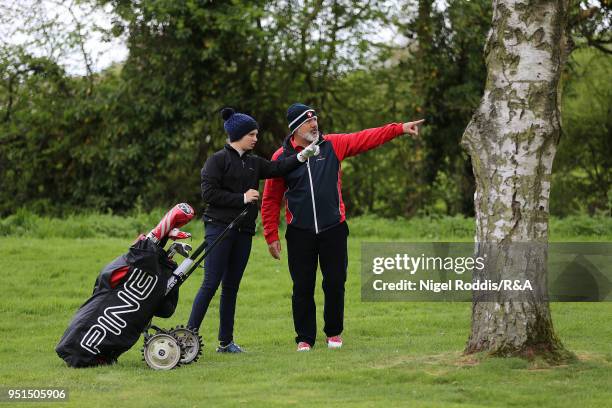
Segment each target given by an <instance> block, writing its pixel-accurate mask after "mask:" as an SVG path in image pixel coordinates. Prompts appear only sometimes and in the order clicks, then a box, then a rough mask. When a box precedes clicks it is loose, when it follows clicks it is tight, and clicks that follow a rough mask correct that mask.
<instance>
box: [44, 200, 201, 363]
mask: <svg viewBox="0 0 612 408" xmlns="http://www.w3.org/2000/svg"><path fill="white" fill-rule="evenodd" d="M193 215H194V213H193V209H192V208H191V207H190V206H189V205H186V204H179V205H177V206H176V207H174V208H173V209H172V210H171V211H170V212H168V214H166V216H165V217H164V218H163V219H162V221H161V222H160V224H159V225H158V226H157V227H156V228H155V229H154V230H152V231H151V233H149V235H148V236H147V237H144V236H141V237H140V238H139V240H138V241H137V242H136V243H134V245H132V246H131V247H130V249H129V250H128V252H127V253H126V254H124V255H121V256H119V257H118V258H116V259H115V260H114V261H112V262H111V263H110V264H108V265H107V266H105V267H104V268H103V269H102V271H101V272H100V274H99V275H98V278H97V279H96V282H95V284H94V290H93V294H92V296H91V297H90V298H89V299H88V300H87V301H86V302H85V303H84V304H83V305H82V306H81V307H80V308H79V310H78V311H77V312H76V314H75V316H74V317H73V318H72V321H71V322H70V324H69V326H68V328H67V329H66V331H65V332H64V335H63V336H62V338H61V340H60V342H59V344H58V345H57V347H56V349H55V351H56V352H57V354H58V355H59V356H60V357H61V358H62V359H63V360H64V361H65V362H66V363H67V364H68V365H69V366H71V367H89V366H95V365H103V364H112V363H114V362H115V361H117V358H118V357H119V356H120V355H121V354H122V353H124V352H126V351H127V350H129V349H130V348H131V347H132V346H133V345H134V344H135V343H136V342H137V341H138V339H139V337H140V335H141V334H142V332H143V330H144V329H145V328H146V327H147V326H148V324H149V322H150V321H151V319H152V318H153V316H159V317H165V318H167V317H170V316H172V314H173V313H174V310H175V308H176V305H177V302H178V288H179V285H175V286H173V287H172V288H171V290H168V283H169V280H170V278H171V277H172V276H173V274H172V272H173V271H174V270H176V268H177V264H176V262H174V261H173V260H171V259H169V257H168V253H167V252H166V251H165V250H164V249H163V244H165V241H166V240H167V238H168V237H172V236H173V234H174V236H175V237H177V236H178V237H179V238H183V237H185V236H189V234H185V233H183V232H181V231H179V230H177V229H176V228H178V227H180V226H182V225H185V224H186V223H187V222H189V220H191V218H193ZM160 226H161V227H160ZM175 227H176V228H175Z"/></svg>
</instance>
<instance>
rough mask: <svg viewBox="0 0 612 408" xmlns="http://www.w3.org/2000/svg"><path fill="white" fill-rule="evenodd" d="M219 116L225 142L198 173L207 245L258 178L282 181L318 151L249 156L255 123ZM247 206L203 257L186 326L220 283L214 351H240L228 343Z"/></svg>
mask: <svg viewBox="0 0 612 408" xmlns="http://www.w3.org/2000/svg"><path fill="white" fill-rule="evenodd" d="M221 115H222V117H223V120H224V124H223V127H224V129H225V131H226V132H227V135H228V138H229V143H228V144H226V145H225V147H224V148H223V149H221V150H219V151H218V152H216V153H215V154H213V155H212V156H210V157H209V158H208V160H206V163H205V164H204V168H203V169H202V173H201V175H202V198H203V199H204V202H205V203H206V204H207V208H206V210H205V212H204V226H205V234H206V241H207V242H213V241H214V240H215V238H216V237H217V236H219V234H221V232H222V231H223V230H224V229H225V227H226V226H227V225H228V224H229V223H230V222H231V221H232V220H233V219H234V218H236V216H237V215H238V214H240V213H241V212H242V211H243V209H244V208H245V206H247V205H248V204H251V203H253V204H255V203H257V200H258V199H259V191H258V187H259V180H261V179H267V178H274V177H282V176H284V175H286V174H287V173H290V172H291V171H293V170H295V169H296V168H297V167H298V166H300V165H301V164H302V163H303V162H305V161H306V160H307V159H308V158H309V157H312V156H316V155H317V154H318V151H319V147H318V146H317V145H316V144H315V143H313V144H312V145H310V146H308V147H307V148H306V149H304V150H302V151H301V152H300V153H298V154H296V155H293V156H290V157H288V158H286V159H285V160H280V161H274V162H270V161H268V160H266V159H263V158H261V157H258V156H256V155H254V154H251V150H253V148H254V147H255V144H256V143H257V134H258V125H257V122H256V121H255V119H253V118H252V117H250V116H249V115H246V114H244V113H237V112H235V111H234V110H233V109H231V108H225V109H223V111H222V112H221ZM248 207H249V210H248V213H247V215H246V216H245V217H244V218H243V220H242V222H241V223H240V224H239V225H237V226H236V227H235V228H233V229H232V230H230V231H229V233H228V234H227V235H226V237H225V239H223V240H222V241H221V242H220V243H219V244H218V245H217V246H216V247H215V249H214V251H212V252H211V253H210V255H209V256H208V257H207V258H206V260H205V265H204V267H205V274H204V281H203V283H202V286H201V287H200V289H199V291H198V293H197V295H196V297H195V300H194V302H193V306H192V309H191V315H190V317H189V322H188V323H187V325H188V326H189V327H191V328H194V329H199V328H200V325H201V324H202V320H203V319H204V316H205V315H206V311H207V309H208V306H209V304H210V301H211V299H212V298H213V296H214V295H215V292H216V291H217V288H218V287H219V284H221V302H220V306H219V315H220V323H219V343H220V344H219V347H217V352H220V353H240V352H242V349H241V348H240V347H239V346H238V345H236V344H235V343H234V341H233V332H234V315H235V311H236V297H237V294H238V288H239V286H240V280H241V279H242V274H243V273H244V269H245V268H246V265H247V262H248V260H249V255H250V253H251V240H252V238H253V235H254V234H255V220H256V218H257V213H258V207H257V205H249V206H248Z"/></svg>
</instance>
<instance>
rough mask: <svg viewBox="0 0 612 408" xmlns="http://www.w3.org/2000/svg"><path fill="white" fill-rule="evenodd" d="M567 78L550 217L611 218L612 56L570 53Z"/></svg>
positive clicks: (593, 51) (584, 50)
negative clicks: (582, 215) (577, 214)
mask: <svg viewBox="0 0 612 408" xmlns="http://www.w3.org/2000/svg"><path fill="white" fill-rule="evenodd" d="M570 64H571V65H570V66H571V70H569V71H568V72H567V74H566V78H565V83H566V87H565V90H564V97H563V105H562V115H563V136H562V138H561V142H560V143H559V150H558V153H557V157H556V159H555V167H554V170H553V182H552V189H551V212H553V213H554V214H559V215H567V214H571V213H575V212H587V213H589V214H594V213H597V212H601V213H604V214H607V215H608V216H610V215H612V84H611V83H610V80H609V78H610V75H611V74H612V57H610V56H608V55H605V54H603V53H602V52H600V51H598V50H594V49H580V50H577V51H575V52H574V53H573V54H572V57H571V61H570Z"/></svg>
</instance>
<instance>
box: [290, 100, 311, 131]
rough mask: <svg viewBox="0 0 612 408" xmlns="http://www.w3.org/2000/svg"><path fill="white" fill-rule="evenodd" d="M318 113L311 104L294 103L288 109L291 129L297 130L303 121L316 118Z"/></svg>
mask: <svg viewBox="0 0 612 408" xmlns="http://www.w3.org/2000/svg"><path fill="white" fill-rule="evenodd" d="M316 117H317V113H316V112H315V110H314V109H312V108H311V107H310V106H306V105H304V104H303V103H294V104H293V105H291V106H290V107H289V109H287V123H289V131H290V132H291V133H293V132H295V130H296V129H297V128H299V127H300V126H301V125H302V123H304V122H306V121H307V120H308V119H312V118H316Z"/></svg>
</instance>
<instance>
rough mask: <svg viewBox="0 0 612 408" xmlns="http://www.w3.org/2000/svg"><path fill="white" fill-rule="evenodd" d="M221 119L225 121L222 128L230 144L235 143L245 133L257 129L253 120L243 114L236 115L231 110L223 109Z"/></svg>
mask: <svg viewBox="0 0 612 408" xmlns="http://www.w3.org/2000/svg"><path fill="white" fill-rule="evenodd" d="M221 117H223V120H224V121H225V122H224V123H223V128H224V129H225V131H226V132H227V135H228V136H229V140H230V142H236V141H238V140H240V139H242V137H243V136H244V135H246V134H247V133H249V132H251V131H253V130H255V129H259V126H258V125H257V122H256V121H255V119H253V118H252V117H250V116H249V115H247V114H244V113H237V112H236V111H235V110H233V109H232V108H223V110H222V111H221Z"/></svg>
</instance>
